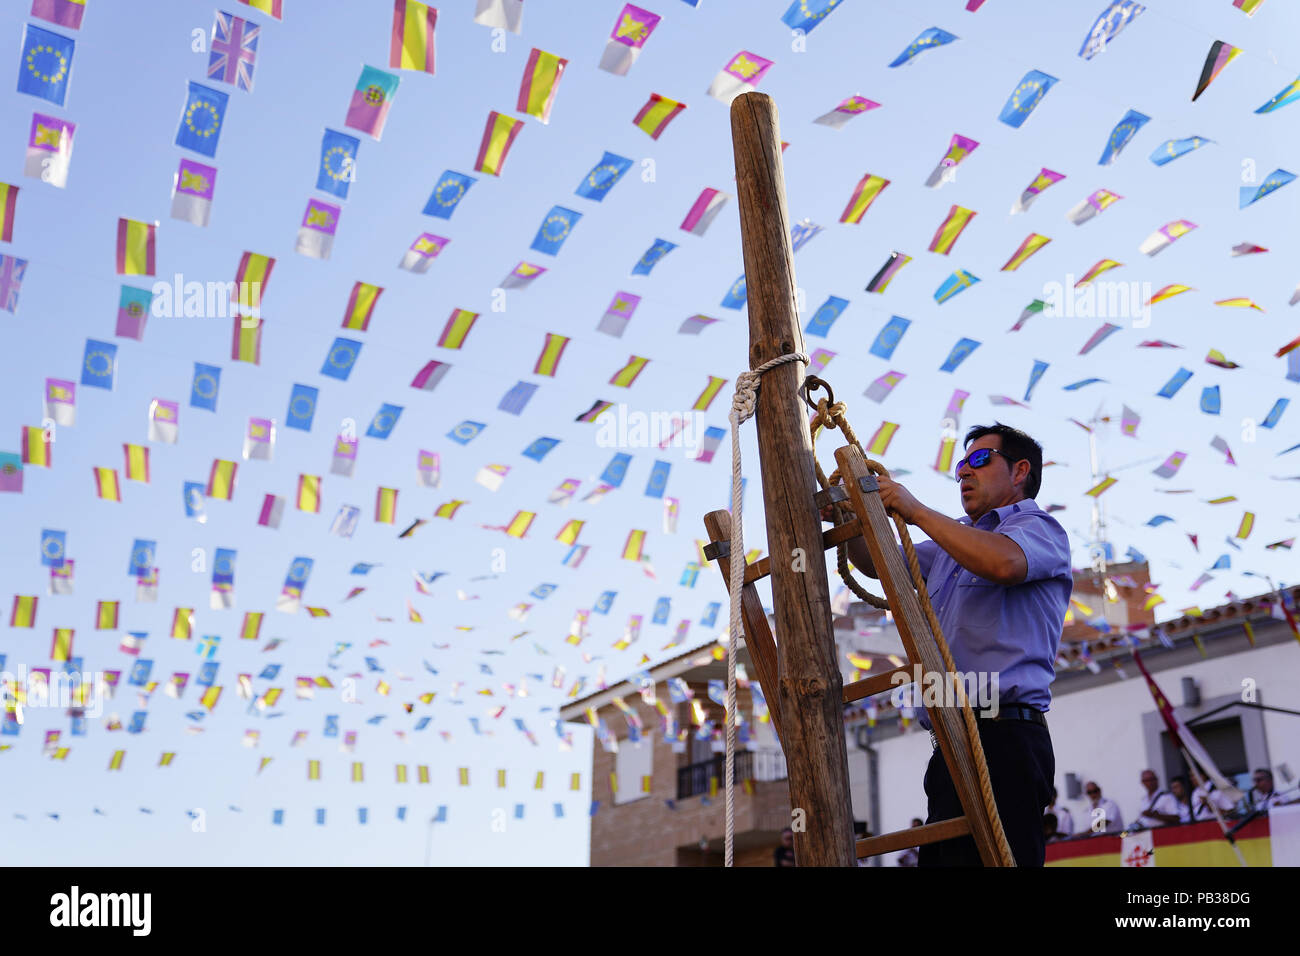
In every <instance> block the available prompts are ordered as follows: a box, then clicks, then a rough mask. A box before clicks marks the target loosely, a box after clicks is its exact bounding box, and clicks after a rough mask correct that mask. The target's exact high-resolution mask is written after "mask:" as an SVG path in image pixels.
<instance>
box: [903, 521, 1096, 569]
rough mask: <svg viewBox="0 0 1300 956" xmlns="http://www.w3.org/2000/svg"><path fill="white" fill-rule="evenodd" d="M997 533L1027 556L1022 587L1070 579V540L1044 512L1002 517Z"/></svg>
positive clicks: (1058, 525) (1059, 526) (1062, 529)
mask: <svg viewBox="0 0 1300 956" xmlns="http://www.w3.org/2000/svg"><path fill="white" fill-rule="evenodd" d="M995 530H996V531H998V532H999V533H1000V534H1004V535H1006V536H1007V537H1008V538H1010V539H1011V540H1012V541H1014V542H1015V543H1016V544H1018V545H1019V546H1020V550H1021V551H1023V552H1024V553H1025V564H1026V566H1027V568H1028V570H1027V573H1026V574H1025V580H1024V581H1023V582H1021V583H1022V584H1027V583H1028V582H1030V581H1041V580H1043V579H1045V578H1055V577H1060V576H1062V575H1064V576H1066V577H1069V576H1070V538H1069V536H1068V535H1067V534H1066V533H1065V529H1064V528H1062V527H1061V525H1060V523H1059V522H1057V521H1056V519H1055V518H1052V517H1051V516H1050V515H1048V514H1046V513H1045V512H1041V511H1020V512H1014V513H1012V514H1009V515H1007V516H1006V517H1005V518H1003V519H1002V521H1001V523H1000V524H999V525H998V526H997V528H996V529H995ZM919 550H920V549H919V547H918V551H919Z"/></svg>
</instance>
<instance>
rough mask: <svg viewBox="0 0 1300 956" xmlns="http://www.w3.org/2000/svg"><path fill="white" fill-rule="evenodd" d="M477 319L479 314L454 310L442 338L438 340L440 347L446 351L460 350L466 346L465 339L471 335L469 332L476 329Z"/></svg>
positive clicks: (465, 310)
mask: <svg viewBox="0 0 1300 956" xmlns="http://www.w3.org/2000/svg"><path fill="white" fill-rule="evenodd" d="M477 318H478V313H477V312H471V311H469V310H468V309H452V311H451V316H450V317H449V318H448V319H447V324H446V325H445V326H444V327H443V330H442V336H441V337H440V338H439V339H438V347H439V348H444V349H458V348H460V347H461V346H462V345H464V344H465V337H466V336H467V335H469V330H470V329H472V328H473V327H474V322H475V320H476V319H477Z"/></svg>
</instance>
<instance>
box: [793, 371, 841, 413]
mask: <svg viewBox="0 0 1300 956" xmlns="http://www.w3.org/2000/svg"><path fill="white" fill-rule="evenodd" d="M818 388H824V389H826V400H827V402H828V403H829V404H831V405H834V404H835V393H834V392H833V391H831V387H830V385H829V384H828V383H827V382H825V381H823V380H822V379H820V378H818V377H817V376H816V375H809V376H808V377H807V378H805V379H804V380H803V384H802V385H800V386H799V392H800V394H801V395H803V401H804V404H805V405H807V406H808V407H809V408H811V409H812V410H813V411H816V410H817V403H816V402H814V401H813V400H812V398H811V397H810V393H811V392H812V391H814V390H815V389H818Z"/></svg>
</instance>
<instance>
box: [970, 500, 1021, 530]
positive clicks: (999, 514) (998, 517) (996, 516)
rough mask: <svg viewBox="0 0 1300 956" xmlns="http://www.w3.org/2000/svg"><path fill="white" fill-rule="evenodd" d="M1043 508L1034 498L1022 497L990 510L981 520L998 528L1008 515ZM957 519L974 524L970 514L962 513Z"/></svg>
mask: <svg viewBox="0 0 1300 956" xmlns="http://www.w3.org/2000/svg"><path fill="white" fill-rule="evenodd" d="M1041 510H1042V509H1041V508H1039V507H1038V502H1036V501H1035V500H1034V499H1033V498H1021V499H1020V500H1019V501H1013V502H1012V503H1011V504H1009V505H1003V506H1002V507H1001V508H994V509H993V510H992V511H990V512H988V514H986V515H984V517H982V518H981V519H980V521H981V522H982V523H984V524H987V525H988V526H989V527H991V528H996V527H997V526H998V525H1000V524H1001V523H1002V522H1003V520H1004V519H1005V518H1006V517H1007V515H1010V514H1019V513H1020V512H1023V511H1041ZM989 515H992V516H993V520H992V521H991V522H990V521H989ZM957 520H958V521H960V522H961V523H962V524H966V525H969V524H974V522H973V521H971V520H970V515H962V516H961V517H960V518H958V519H957Z"/></svg>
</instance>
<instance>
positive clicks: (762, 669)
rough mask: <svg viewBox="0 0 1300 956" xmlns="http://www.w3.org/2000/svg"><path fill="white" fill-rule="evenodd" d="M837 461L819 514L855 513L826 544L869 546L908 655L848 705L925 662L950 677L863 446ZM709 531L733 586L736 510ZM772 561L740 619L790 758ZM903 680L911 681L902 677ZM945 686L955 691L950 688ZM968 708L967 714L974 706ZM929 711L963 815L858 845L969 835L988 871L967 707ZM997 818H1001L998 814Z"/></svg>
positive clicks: (862, 683)
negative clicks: (771, 612)
mask: <svg viewBox="0 0 1300 956" xmlns="http://www.w3.org/2000/svg"><path fill="white" fill-rule="evenodd" d="M835 460H836V462H837V463H838V465H839V470H840V474H841V475H842V476H843V478H844V483H843V484H842V485H836V486H833V487H832V488H830V489H829V491H821V492H818V493H817V494H816V495H815V496H814V503H815V505H816V508H817V509H818V510H820V509H822V508H824V507H825V506H826V505H828V504H832V503H840V502H846V503H847V504H848V505H849V506H850V507H851V509H852V511H853V513H854V517H853V519H852V520H851V521H848V522H846V523H845V524H841V525H838V526H836V527H834V528H831V529H830V530H828V531H825V532H824V533H823V534H822V546H823V548H824V549H830V548H834V547H836V546H837V545H838V544H840V543H841V542H845V541H849V540H850V539H852V538H856V537H858V536H859V535H861V536H862V537H863V538H864V539H865V540H866V544H867V550H868V551H869V552H870V554H871V561H872V564H873V565H874V566H875V569H876V571H877V573H878V574H879V576H880V582H881V585H882V586H883V588H884V591H885V597H886V598H887V599H888V601H889V606H890V609H891V611H892V613H893V617H894V624H895V625H896V626H897V628H898V634H899V637H900V638H902V642H903V647H904V648H905V649H906V652H907V662H906V663H905V664H902V665H900V666H899V667H896V668H894V669H892V670H889V671H886V672H884V673H882V674H876V675H873V676H871V677H866V678H863V679H862V680H858V681H854V682H853V683H851V684H848V685H846V686H844V688H843V702H844V703H845V704H849V703H852V702H853V701H857V700H863V699H865V698H867V697H873V696H875V695H876V694H880V693H883V692H885V691H889V690H891V689H893V688H894V687H895V686H896V684H895V682H896V681H897V682H898V683H899V684H902V683H910V682H911V679H912V677H913V674H914V670H913V665H917V664H919V665H920V666H921V670H922V673H925V674H929V673H931V672H938V673H941V674H943V673H946V672H947V668H946V667H945V665H944V661H943V657H942V655H941V654H940V652H939V646H938V644H936V643H935V639H934V634H933V633H932V632H931V630H930V625H929V622H928V620H927V619H926V617H925V614H924V612H923V611H922V609H921V602H920V598H919V597H918V595H917V592H916V589H915V588H914V586H913V584H912V578H911V575H910V573H909V572H908V568H907V564H906V562H905V561H904V559H903V555H902V554H901V552H900V550H899V544H898V541H897V539H896V538H895V535H894V525H893V522H892V521H891V520H890V518H889V517H888V515H887V514H886V512H885V507H884V505H883V504H882V503H881V501H880V494H879V489H878V487H877V484H876V479H875V477H874V476H873V475H872V474H871V473H870V472H869V471H868V469H867V462H866V459H865V458H864V457H863V455H862V453H861V452H860V451H859V450H858V449H857V448H854V447H852V446H846V447H843V448H840V449H837V450H836V452H835ZM704 527H705V530H706V531H707V533H708V536H709V542H710V543H709V544H708V545H707V546H706V547H705V549H704V554H705V557H707V558H708V559H709V560H711V561H712V560H716V561H717V564H718V570H719V571H721V572H722V581H723V584H724V585H725V584H727V583H728V582H729V581H730V568H731V555H730V553H729V551H730V540H731V514H730V512H727V511H712V512H709V513H708V514H707V515H705V516H704ZM741 560H743V557H742V558H741ZM771 562H772V558H771V557H770V556H769V557H766V558H762V559H761V560H759V561H755V562H754V563H753V564H750V565H746V567H745V579H744V580H745V583H744V587H743V590H742V592H741V618H742V621H743V623H744V628H745V646H746V647H747V648H748V649H749V655H750V659H751V660H752V661H753V664H754V669H755V670H756V671H757V676H758V681H759V683H760V684H761V685H762V687H763V689H764V692H765V694H766V696H767V697H768V700H769V701H772V702H774V703H775V704H776V706H773V707H771V708H770V713H771V717H772V724H773V727H774V728H775V730H776V735H777V738H778V740H779V741H780V743H781V747H782V749H783V750H785V751H786V752H787V754H788V753H789V750H788V743H789V744H794V745H796V746H797V745H798V741H789V742H787V739H786V736H785V734H784V733H783V729H782V723H783V721H782V715H781V713H780V711H781V708H780V705H779V699H778V697H777V695H776V694H775V693H773V691H774V690H775V689H776V688H777V687H779V686H780V677H781V675H780V673H779V666H778V654H777V645H776V641H775V640H774V638H773V636H772V631H771V628H769V627H768V623H767V615H766V613H765V612H764V610H763V604H762V600H761V599H760V598H759V595H758V592H757V591H756V590H755V588H754V582H756V581H759V580H761V579H763V578H765V577H767V576H769V575H770V574H771V573H772V564H771ZM900 675H903V676H905V677H906V678H907V679H906V680H903V679H901V677H900ZM836 676H838V675H836ZM945 686H950V685H948V684H945ZM964 707H965V708H969V704H966V705H964ZM926 711H927V713H928V714H929V716H930V723H931V725H932V727H933V728H934V735H935V738H936V739H937V740H938V742H939V748H940V750H942V752H943V759H944V762H945V763H946V764H947V765H948V771H949V773H950V774H951V775H952V781H953V785H954V787H955V788H956V791H957V796H958V797H959V798H960V800H961V805H962V808H963V810H964V811H965V813H964V815H963V816H960V817H953V818H952V819H950V820H941V821H939V822H937V823H927V824H925V825H924V826H920V827H913V828H910V829H907V830H899V831H897V832H895V833H886V834H883V835H881V836H872V837H868V838H866V839H864V840H858V841H856V848H857V856H858V859H862V858H863V857H868V856H876V855H878V854H881V853H891V852H893V851H896V850H904V849H907V848H908V847H913V846H919V845H922V844H928V843H937V842H939V841H940V840H948V839H951V838H953V837H960V836H967V835H969V836H971V837H972V838H974V840H975V845H976V847H977V848H978V849H979V853H980V858H981V859H982V860H983V862H984V865H985V866H998V865H1000V856H999V854H998V852H997V848H996V846H997V845H996V840H995V838H994V824H993V820H992V819H991V817H990V816H989V813H988V809H987V808H986V806H985V804H984V800H983V799H982V797H981V796H980V787H979V778H978V775H977V771H976V769H975V759H976V758H975V755H974V753H973V752H972V750H971V742H970V738H969V737H968V735H967V730H966V724H965V718H964V715H963V713H962V708H959V707H955V706H954V707H946V706H927V707H926ZM994 812H995V813H996V810H995V811H994Z"/></svg>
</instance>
